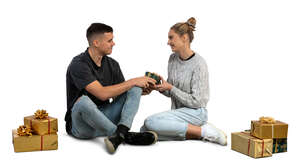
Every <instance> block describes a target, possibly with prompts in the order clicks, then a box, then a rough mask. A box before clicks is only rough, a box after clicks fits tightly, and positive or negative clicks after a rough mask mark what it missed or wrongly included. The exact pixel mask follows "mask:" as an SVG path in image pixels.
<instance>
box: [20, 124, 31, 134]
mask: <svg viewBox="0 0 300 168" xmlns="http://www.w3.org/2000/svg"><path fill="white" fill-rule="evenodd" d="M17 134H18V135H19V136H32V130H31V128H30V127H29V126H28V125H26V126H25V125H21V126H19V128H18V129H17Z"/></svg>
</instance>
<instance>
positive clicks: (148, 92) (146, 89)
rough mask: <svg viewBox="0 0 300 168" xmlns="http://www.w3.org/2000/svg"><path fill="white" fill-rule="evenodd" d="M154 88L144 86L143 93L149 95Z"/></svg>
mask: <svg viewBox="0 0 300 168" xmlns="http://www.w3.org/2000/svg"><path fill="white" fill-rule="evenodd" d="M152 90H153V89H151V88H150V87H149V88H143V92H142V95H148V94H150V93H151V92H152Z"/></svg>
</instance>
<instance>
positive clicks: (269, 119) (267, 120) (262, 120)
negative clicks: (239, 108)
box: [259, 117, 276, 138]
mask: <svg viewBox="0 0 300 168" xmlns="http://www.w3.org/2000/svg"><path fill="white" fill-rule="evenodd" d="M259 122H260V123H264V124H271V125H272V138H273V137H274V124H275V123H276V120H274V118H272V117H260V118H259Z"/></svg>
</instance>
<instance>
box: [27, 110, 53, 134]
mask: <svg viewBox="0 0 300 168" xmlns="http://www.w3.org/2000/svg"><path fill="white" fill-rule="evenodd" d="M34 118H35V119H47V120H48V134H50V128H51V127H50V119H49V116H48V113H47V112H46V110H43V109H42V110H37V111H36V112H35V113H34ZM30 126H31V127H32V120H30Z"/></svg>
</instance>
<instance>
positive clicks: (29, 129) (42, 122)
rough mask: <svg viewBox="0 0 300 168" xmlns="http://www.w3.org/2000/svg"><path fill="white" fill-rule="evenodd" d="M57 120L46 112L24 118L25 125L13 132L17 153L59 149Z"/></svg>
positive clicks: (42, 111)
mask: <svg viewBox="0 0 300 168" xmlns="http://www.w3.org/2000/svg"><path fill="white" fill-rule="evenodd" d="M57 125H58V124H57V119H56V118H53V117H50V116H48V113H47V112H46V110H37V111H36V112H35V114H34V115H32V116H27V117H24V125H22V126H20V127H19V128H18V129H17V130H13V131H12V135H13V136H12V137H13V145H14V150H15V152H28V151H42V150H55V149H57V147H58V136H57V131H58V129H57V128H58V126H57Z"/></svg>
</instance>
